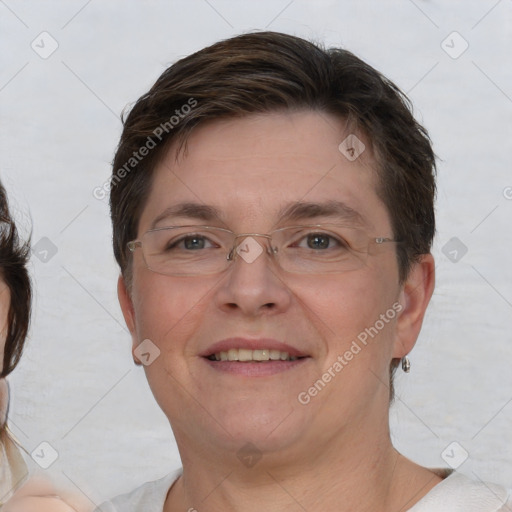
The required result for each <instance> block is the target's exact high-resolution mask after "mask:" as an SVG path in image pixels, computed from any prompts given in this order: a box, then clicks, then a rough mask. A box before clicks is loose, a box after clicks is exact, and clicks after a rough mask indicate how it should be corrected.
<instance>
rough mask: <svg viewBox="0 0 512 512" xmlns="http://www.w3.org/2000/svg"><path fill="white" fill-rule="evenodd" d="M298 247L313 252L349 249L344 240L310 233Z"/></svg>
mask: <svg viewBox="0 0 512 512" xmlns="http://www.w3.org/2000/svg"><path fill="white" fill-rule="evenodd" d="M297 246H298V247H301V248H303V249H305V248H307V249H313V250H326V249H343V248H347V249H348V245H347V243H346V242H345V241H344V240H342V239H340V238H338V237H335V236H334V235H331V234H328V233H308V234H307V235H304V236H303V237H302V238H301V239H300V240H299V241H298V243H297Z"/></svg>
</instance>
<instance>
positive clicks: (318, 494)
mask: <svg viewBox="0 0 512 512" xmlns="http://www.w3.org/2000/svg"><path fill="white" fill-rule="evenodd" d="M386 425H387V423H386ZM348 439H350V442H348V441H347V440H348ZM178 444H180V443H178ZM187 444H188V446H190V445H191V443H187ZM302 444H303V445H304V446H306V447H311V446H315V447H314V449H313V450H311V448H310V451H308V452H306V451H304V450H301V449H293V450H291V451H290V450H287V453H280V454H279V457H278V456H277V455H275V454H266V453H264V454H263V455H262V457H261V459H260V460H259V461H258V462H257V463H256V464H255V465H254V466H252V467H245V466H244V465H243V464H241V463H240V461H238V460H236V459H235V462H234V457H230V458H229V460H228V459H227V458H222V456H221V457H220V458H219V453H215V454H213V453H212V454H211V456H208V455H207V453H205V451H203V450H201V451H200V453H183V451H182V460H183V475H182V477H181V478H180V479H179V480H178V481H177V482H176V484H175V485H174V486H173V487H172V489H171V492H170V493H169V495H168V497H167V501H166V505H165V508H164V511H165V512H172V511H175V510H197V511H201V510H223V511H226V512H231V511H233V512H234V511H240V510H244V512H259V511H261V510H272V511H273V512H292V511H293V512H295V511H301V510H322V509H323V510H338V511H340V512H344V511H350V512H369V511H374V510H379V511H381V512H387V511H394V512H398V511H404V510H408V509H409V508H410V507H411V506H412V505H413V504H414V503H415V502H417V501H419V499H421V497H423V496H424V495H425V494H426V493H427V492H428V491H429V490H430V489H431V488H432V487H433V486H434V485H435V484H437V483H438V482H439V481H440V480H441V479H440V478H439V477H437V476H436V475H434V474H433V473H431V472H430V471H428V470H427V469H425V468H421V467H420V466H417V465H416V464H414V463H412V462H411V461H408V460H407V459H405V458H404V457H403V456H401V455H400V454H399V453H398V452H397V451H396V450H395V449H394V448H393V446H392V444H391V441H390V439H389V429H388V428H386V429H385V430H384V431H383V432H380V433H379V432H378V431H377V429H376V428H375V427H370V428H367V429H359V430H358V431H357V432H353V431H352V432H350V434H349V435H348V434H347V435H338V436H336V437H335V438H333V439H325V440H324V443H323V446H318V443H317V444H316V445H313V444H310V443H308V442H305V443H302ZM196 446H197V445H196ZM198 452H199V451H198ZM198 460H200V461H201V464H197V463H196V461H198ZM189 461H190V463H189ZM192 461H194V463H192ZM283 461H285V462H283ZM404 507H405V508H404Z"/></svg>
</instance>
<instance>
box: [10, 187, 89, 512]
mask: <svg viewBox="0 0 512 512" xmlns="http://www.w3.org/2000/svg"><path fill="white" fill-rule="evenodd" d="M28 257H29V243H28V242H27V243H22V242H21V241H20V239H19V237H18V231H17V229H16V225H15V224H14V221H13V219H12V218H11V215H10V212H9V207H8V202H7V195H6V192H5V189H4V187H3V186H2V184H0V367H1V369H2V371H1V374H0V507H1V509H2V512H78V511H85V510H87V504H84V503H82V501H83V500H82V499H79V498H77V497H75V496H72V495H70V494H69V493H67V492H62V491H60V490H59V491H57V490H56V489H55V488H54V487H53V485H52V484H51V483H50V482H48V481H47V480H43V479H39V478H38V479H35V478H33V479H31V480H30V481H28V482H27V483H25V485H23V483H24V481H25V480H26V478H27V476H28V469H27V465H26V464H25V461H24V459H23V457H22V456H21V452H20V449H19V447H18V446H19V445H18V444H17V443H16V441H15V440H14V438H13V436H12V434H11V433H10V431H9V429H8V427H7V412H8V409H9V386H8V383H7V379H6V377H7V376H8V375H9V374H10V373H11V372H12V371H13V370H14V368H15V367H16V365H17V364H18V362H19V360H20V357H21V354H22V352H23V346H24V343H25V340H26V337H27V332H28V327H29V321H30V309H31V298H32V292H31V285H30V278H29V275H28V271H27V262H28Z"/></svg>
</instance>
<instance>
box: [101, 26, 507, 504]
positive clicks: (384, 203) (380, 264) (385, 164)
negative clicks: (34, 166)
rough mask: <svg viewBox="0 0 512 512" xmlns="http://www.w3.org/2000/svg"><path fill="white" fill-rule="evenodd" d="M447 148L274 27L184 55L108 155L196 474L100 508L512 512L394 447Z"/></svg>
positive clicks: (406, 105)
mask: <svg viewBox="0 0 512 512" xmlns="http://www.w3.org/2000/svg"><path fill="white" fill-rule="evenodd" d="M435 191H436V185H435V155H434V152H433V149H432V144H431V141H430V139H429V136H428V134H427V131H426V129H425V128H424V127H423V126H421V125H420V124H419V123H418V122H417V121H416V120H415V119H414V117H413V115H412V109H411V105H410V102H409V100H408V99H407V98H406V96H405V95H404V94H403V93H402V92H401V91H400V90H399V89H398V88H397V87H396V86H395V85H394V84H393V83H392V82H391V81H390V80H388V79H387V78H385V77H384V76H383V75H382V74H380V73H379V72H378V71H376V70H375V69H373V68H372V67H371V66H369V65H368V64H366V63H365V62H363V61H362V60H361V59H359V58H358V57H356V56H355V55H353V54H352V53H350V52H349V51H346V50H344V49H340V48H331V49H324V48H322V47H321V46H320V45H317V44H312V43H310V42H308V41H306V40H304V39H301V38H298V37H294V36H291V35H286V34H281V33H274V32H257V33H249V34H244V35H241V36H237V37H233V38H231V39H228V40H225V41H221V42H219V43H216V44H214V45H212V46H210V47H208V48H205V49H203V50H201V51H199V52H197V53H194V54H193V55H190V56H188V57H186V58H183V59H181V60H179V61H178V62H177V63H175V64H174V65H172V66H170V67H169V68H168V69H167V70H166V71H165V72H164V73H163V74H162V75H161V76H160V78H159V79H158V80H157V81H156V83H155V84H154V85H153V87H152V88H151V89H150V90H149V91H148V92H147V93H146V94H144V95H143V96H142V97H141V98H140V99H139V100H138V101H137V102H136V104H135V105H134V107H133V108H132V109H131V111H130V113H129V114H128V116H127V117H126V119H125V120H124V129H123V133H122V135H121V140H120V142H119V146H118V148H117V152H116V155H115V158H114V162H113V174H112V178H111V193H110V204H111V216H112V224H113V235H114V236H113V241H114V254H115V257H116V259H117V261H118V263H119V266H120V271H121V275H120V278H119V282H118V294H119V300H120V304H121V308H122V311H123V314H124V318H125V320H126V323H127V326H128V328H129V330H130V332H131V337H132V342H133V345H132V347H133V348H132V351H133V358H134V361H135V362H136V363H137V364H142V365H144V369H145V372H146V376H147V379H148V382H149V385H150V387H151V390H152V392H153V394H154V397H155V399H156V401H157V402H158V404H159V406H160V407H161V409H162V410H163V412H164V413H165V414H166V416H167V418H168V420H169V422H170V425H171V427H172V430H173V433H174V437H175V439H176V443H177V446H178V449H179V452H180V456H181V462H182V468H181V469H179V470H177V471H174V472H172V473H170V474H169V475H167V476H166V477H164V478H162V479H161V480H158V481H156V482H151V483H146V484H144V485H142V486H141V487H140V488H138V489H136V490H135V491H133V492H131V493H129V494H126V495H123V496H120V497H117V498H115V499H113V500H112V501H111V502H108V503H105V504H103V505H102V506H101V507H100V508H99V509H98V510H101V511H103V512H107V511H115V512H135V511H141V512H162V511H164V512H171V511H198V512H206V511H208V512H227V511H236V512H261V510H268V511H272V512H281V511H287V512H288V511H300V510H302V511H303V510H326V511H336V512H342V511H350V512H363V511H368V510H378V511H379V512H397V511H405V510H409V511H413V512H434V511H435V512H439V511H448V510H449V511H455V510H464V512H476V511H478V512H486V511H488V512H490V511H494V512H495V511H498V510H501V511H505V510H507V508H506V506H507V505H506V504H508V507H509V508H508V510H510V507H511V506H512V501H511V498H510V496H509V494H508V492H507V491H506V490H505V489H504V488H502V487H500V486H497V485H492V484H483V483H480V482H476V481H473V480H471V479H470V478H468V477H466V476H464V475H463V474H461V473H459V472H457V471H452V470H451V469H449V468H428V467H423V466H421V465H419V464H417V463H415V462H414V461H412V460H410V459H408V458H407V457H406V456H404V455H403V454H401V453H399V452H398V451H397V450H396V449H395V447H394V446H393V444H392V442H391V439H390V428H389V407H390V404H391V402H392V400H393V376H394V373H395V370H396V369H397V368H398V367H400V366H402V368H403V369H404V370H405V371H409V369H410V362H409V360H408V359H407V356H408V354H409V352H410V351H411V350H412V348H413V347H414V345H415V343H416V340H417V338H418V335H419V333H420V329H421V326H422V322H423V318H424V315H425V311H426V308H427V306H428V303H429V301H430V298H431V296H432V293H433V290H434V268H435V267H434V258H433V256H432V254H431V246H432V241H433V237H434V234H435V216H434V199H435Z"/></svg>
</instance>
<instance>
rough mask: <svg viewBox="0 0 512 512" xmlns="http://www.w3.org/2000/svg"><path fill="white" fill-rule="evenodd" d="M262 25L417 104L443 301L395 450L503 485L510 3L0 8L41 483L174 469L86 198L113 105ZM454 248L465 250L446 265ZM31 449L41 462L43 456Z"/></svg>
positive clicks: (100, 221) (396, 417) (430, 321)
mask: <svg viewBox="0 0 512 512" xmlns="http://www.w3.org/2000/svg"><path fill="white" fill-rule="evenodd" d="M264 28H268V29H272V30H277V31H284V32H289V33H293V34H297V35H300V36H305V37H307V38H313V39H316V40H320V41H324V42H325V43H326V44H328V45H342V46H344V47H346V48H348V49H350V50H352V51H353V52H355V53H356V54H358V55H359V56H360V57H362V58H363V59H365V60H367V61H368V62H369V63H370V64H372V65H373V66H375V67H376V68H377V69H379V70H381V71H382V72H383V73H384V74H386V75H387V76H388V77H390V78H391V79H393V80H394V81H395V82H396V83H397V84H398V85H399V86H400V87H401V88H403V90H405V91H407V92H408V93H409V95H410V97H411V98H412V100H413V102H414V104H415V108H416V114H417V117H418V118H419V119H420V120H421V121H422V122H423V123H424V124H425V125H426V127H427V128H428V129H429V131H430V134H431V136H432V138H433V140H434V142H435V148H436V152H437V154H438V155H439V157H440V162H439V198H438V203H437V214H438V225H439V232H438V236H437V239H436V245H435V250H434V252H435V256H436V258H437V276H438V277H437V291H436V293H435V296H434V298H433V302H432V305H431V308H430V311H429V314H428V316H427V319H426V325H425V327H424V330H423V332H422V335H421V338H420V340H419V343H418V345H417V347H416V348H415V349H414V351H413V352H412V354H411V361H412V371H411V373H410V374H409V375H407V376H406V375H403V374H402V373H401V372H400V375H399V376H398V380H397V394H398V396H399V398H398V400H397V404H396V406H395V407H394V408H393V410H392V428H393V439H394V442H395V443H396V446H397V447H398V448H399V449H400V450H401V451H402V452H403V453H404V454H406V455H407V456H409V457H411V458H413V459H415V460H416V461H418V462H419V463H422V464H425V465H428V466H446V463H445V461H444V460H443V459H442V457H441V454H442V452H443V450H445V448H446V447H447V445H449V444H450V443H452V442H453V441H457V442H458V443H459V444H460V446H462V447H463V448H464V449H465V450H467V452H468V453H469V458H468V459H467V460H466V461H465V462H464V463H463V464H462V465H461V466H460V471H462V472H464V473H466V474H468V475H470V476H473V477H474V478H481V479H483V480H492V481H496V482H498V483H501V484H505V485H509V486H510V485H511V484H512V372H511V371H510V369H511V363H512V330H511V319H512V265H511V251H512V231H511V228H510V224H511V223H510V220H511V219H512V188H511V187H512V173H511V163H512V99H511V98H512V65H511V60H510V48H511V47H512V45H511V42H512V2H511V1H510V0H501V1H497V0H481V1H450V2H448V1H444V2H442V1H439V0H437V1H429V0H415V2H413V1H406V0H387V1H375V2H371V1H368V0H364V1H361V0H360V1H353V2H350V1H334V0H315V1H312V0H311V1H300V0H295V1H293V0H292V1H290V0H275V1H269V0H258V1H252V0H250V1H243V2H241V1H239V2H236V1H234V0H209V1H206V0H190V1H169V2H165V1H161V0H154V1H152V2H142V1H138V2H137V1H134V0H124V1H121V0H117V1H99V0H90V1H86V0H72V1H53V0H51V1H50V0H48V1H45V2H39V1H35V0H32V1H21V0H5V1H2V2H0V31H1V32H0V33H1V34H2V36H1V37H2V50H1V57H0V58H1V61H0V109H1V110H0V113H1V120H2V121H1V123H0V144H1V146H0V158H1V160H0V164H1V165H0V176H1V179H2V181H3V183H4V184H5V186H6V187H7V189H8V192H9V194H10V197H11V200H12V204H13V206H14V207H15V209H16V211H17V217H18V218H19V220H20V222H21V223H22V224H23V225H24V227H25V228H24V232H25V233H27V231H28V230H29V226H30V225H32V226H33V242H34V244H35V249H36V250H35V255H34V257H33V258H32V262H31V272H32V275H33V279H34V284H35V288H36V301H35V307H34V316H33V325H32V331H31V337H30V340H29V343H28V346H27V350H26V353H25V356H24V359H23V361H22V363H21V365H20V367H19V369H18V370H17V371H16V372H15V374H14V375H13V376H12V379H11V384H12V388H13V404H12V411H11V427H12V429H13V430H14V432H15V433H16V434H17V435H18V436H19V438H20V440H21V441H22V443H23V444H24V445H25V447H26V448H27V450H28V451H32V450H34V449H36V447H38V446H39V445H40V443H41V442H44V441H45V442H48V443H50V445H51V446H52V447H53V448H54V449H55V450H56V451H57V452H58V454H59V457H58V459H57V460H56V462H55V463H54V464H53V465H52V466H51V467H50V469H49V470H47V471H49V472H50V471H51V472H53V474H54V475H57V476H60V477H61V478H63V479H64V480H65V481H67V482H68V483H69V481H72V482H73V484H72V485H76V486H78V487H79V488H80V489H81V490H82V491H83V492H85V493H86V494H88V495H89V496H90V497H91V498H92V499H93V500H95V501H99V500H101V499H103V498H104V497H107V496H109V495H111V494H115V493H118V492H124V491H127V490H129V489H131V488H133V487H134V486H136V485H138V484H139V483H141V482H142V481H146V480H150V479H154V478H157V477H159V476H161V475H163V474H165V473H167V472H168V471H169V470H170V469H173V468H175V467H178V466H179V458H178V456H177V451H176V448H175V445H174V442H173V441H172V440H171V439H172V437H171V432H170V429H169V426H168V424H167V421H166V419H165V417H164V416H163V414H162V413H161V411H160V410H159V409H158V407H157V406H156V404H155V402H154V400H153V398H152V396H151V393H150V391H149V389H148V386H147V385H146V383H145V379H144V375H143V371H142V370H141V369H140V368H136V367H135V366H134V365H133V363H132V360H131V357H130V348H129V345H130V343H129V337H128V335H127V331H126V329H125V327H124V324H123V321H122V316H121V313H120V310H119V307H118V304H117V299H116V294H115V284H116V277H117V269H116V266H115V264H114V260H113V256H112V254H111V247H110V238H111V231H110V223H109V219H108V209H107V201H106V200H98V199H96V198H95V197H93V193H92V191H93V189H94V188H95V187H98V186H101V185H102V184H103V183H104V182H105V181H106V180H107V179H108V176H109V172H110V167H109V162H110V161H111V159H112V156H113V151H114V148H115V146H116V143H117V141H118V137H119V134H120V127H121V125H120V121H119V114H120V112H121V110H122V109H123V108H124V107H125V106H126V105H127V104H128V103H130V102H133V101H135V100H136V99H137V98H138V97H139V96H140V95H141V94H142V93H143V92H145V91H146V90H147V89H148V87H149V86H150V85H151V84H152V83H153V82H154V80H155V79H156V78H157V77H158V76H159V74H160V73H161V72H162V71H163V70H164V68H165V67H166V66H168V65H169V64H170V63H172V62H174V61H175V60H176V59H178V58H179V57H181V56H184V55H186V54H189V53H191V52H193V51H195V50H198V49H200V48H201V47H203V46H205V45H207V44H210V43H213V42H214V41H216V40H218V39H221V38H226V37H229V36H231V35H234V34H238V33H241V32H244V31H248V30H251V29H264ZM43 31H47V32H48V33H49V34H50V35H51V36H47V35H43V36H39V34H40V33H41V32H43ZM453 31H457V32H458V33H459V34H460V36H459V35H456V34H455V35H451V36H450V34H451V33H452V32H453ZM461 37H462V38H463V39H461ZM447 38H448V39H447ZM41 39H43V42H41ZM53 39H54V40H55V41H56V43H54V42H53ZM32 41H35V42H34V46H35V45H39V46H38V47H37V46H36V49H37V50H38V51H39V52H40V53H41V54H43V56H44V57H47V58H46V59H44V58H42V57H41V56H40V55H38V53H36V52H35V51H34V50H33V49H32V48H31V42H32ZM443 41H445V43H442V42H443ZM466 42H467V43H466ZM55 44H58V48H57V49H56V51H55V52H54V53H53V54H51V55H50V56H48V55H46V54H44V52H47V53H48V52H49V51H50V50H52V45H55ZM466 44H468V45H469V46H468V48H467V49H466V50H465V51H464V53H462V54H461V55H459V53H460V52H461V51H462V50H464V48H465V45H466ZM43 45H44V48H43ZM450 54H451V55H450ZM454 57H457V58H454ZM44 237H46V238H47V239H49V240H50V241H51V244H52V245H51V246H50V245H49V242H48V241H45V240H44ZM452 237H456V238H457V240H458V241H455V242H452V243H456V244H459V247H456V246H453V247H452V246H448V249H446V248H445V253H446V255H445V254H444V253H443V247H445V244H447V242H448V241H449V240H450V239H452ZM41 240H42V241H41ZM461 243H463V244H464V245H465V246H466V247H467V253H466V254H465V255H463V256H462V257H461V255H462V251H461V249H460V244H461ZM38 244H39V245H38ZM45 244H46V245H45ZM52 247H55V250H56V251H57V252H56V254H55V255H52V252H51V248H52ZM453 248H455V249H456V250H457V251H458V253H457V255H458V256H457V257H458V258H459V260H458V261H457V262H452V261H451V260H450V259H449V257H451V258H453V257H454V256H455V253H453V252H452V253H451V255H450V252H449V251H452V250H453ZM44 250H49V251H50V252H48V253H47V255H46V258H47V259H48V261H46V262H45V261H42V260H41V259H43V260H44V257H45V253H44V252H42V251H44ZM448 256H449V257H448ZM38 453H44V454H45V455H44V457H43V458H42V459H41V460H42V461H43V462H44V461H46V462H51V456H52V451H51V449H49V448H48V447H47V446H46V448H45V447H44V446H43V452H41V448H39V451H38ZM448 454H449V455H451V456H452V460H459V459H461V458H462V456H463V452H462V451H461V448H460V447H458V446H456V447H455V450H454V451H453V452H451V451H450V450H448ZM43 459H44V460H43ZM461 460H462V459H461ZM32 466H35V464H32Z"/></svg>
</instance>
